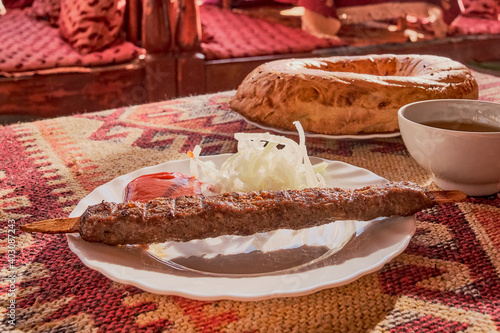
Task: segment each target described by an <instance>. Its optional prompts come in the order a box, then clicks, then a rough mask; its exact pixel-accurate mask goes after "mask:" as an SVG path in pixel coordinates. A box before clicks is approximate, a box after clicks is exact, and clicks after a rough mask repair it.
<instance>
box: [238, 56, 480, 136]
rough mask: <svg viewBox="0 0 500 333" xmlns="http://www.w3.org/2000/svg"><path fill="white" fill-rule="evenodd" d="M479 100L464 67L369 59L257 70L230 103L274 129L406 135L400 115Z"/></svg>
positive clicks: (426, 59) (419, 59) (414, 59)
mask: <svg viewBox="0 0 500 333" xmlns="http://www.w3.org/2000/svg"><path fill="white" fill-rule="evenodd" d="M444 98H465V99H477V98H478V85H477V82H476V80H475V79H474V77H473V76H472V74H471V72H470V70H469V69H468V68H467V67H466V66H464V65H462V64H461V63H459V62H456V61H453V60H451V59H448V58H445V57H439V56H430V55H389V54H386V55H366V56H345V57H344V56H336V57H327V58H306V59H286V60H277V61H272V62H268V63H266V64H263V65H261V66H259V67H257V68H256V69H255V70H254V71H252V72H251V73H250V74H249V75H248V76H247V77H246V78H245V79H244V80H243V82H242V83H241V84H240V85H239V87H238V90H237V92H236V94H235V96H234V97H233V98H232V100H231V102H230V106H231V108H232V109H233V110H235V111H236V112H238V113H240V114H241V115H243V116H244V117H245V118H247V119H249V120H251V121H254V122H256V123H260V124H262V125H266V126H272V127H275V128H279V129H285V130H295V127H294V125H293V122H294V121H296V120H298V121H300V123H301V124H302V127H303V128H304V130H305V131H308V132H313V133H321V134H329V135H347V134H364V133H387V132H394V131H397V130H398V129H399V126H398V119H397V111H398V110H399V108H400V107H402V106H403V105H406V104H409V103H412V102H416V101H421V100H428V99H444Z"/></svg>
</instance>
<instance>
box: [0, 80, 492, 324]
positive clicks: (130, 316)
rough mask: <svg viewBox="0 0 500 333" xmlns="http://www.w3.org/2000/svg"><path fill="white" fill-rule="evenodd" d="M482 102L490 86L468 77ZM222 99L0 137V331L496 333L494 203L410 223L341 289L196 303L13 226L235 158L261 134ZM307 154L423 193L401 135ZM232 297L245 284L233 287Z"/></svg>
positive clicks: (49, 124)
mask: <svg viewBox="0 0 500 333" xmlns="http://www.w3.org/2000/svg"><path fill="white" fill-rule="evenodd" d="M474 75H475V76H476V78H477V80H478V82H479V84H480V99H483V100H490V101H497V102H498V101H500V78H499V77H495V76H492V75H487V74H481V73H477V72H475V73H474ZM233 93H234V92H224V93H218V94H212V95H203V96H198V97H189V98H183V99H178V100H172V101H165V102H160V103H155V104H148V105H139V106H133V107H127V108H119V109H113V110H107V111H102V112H98V113H89V114H81V115H75V116H71V117H65V118H56V119H50V120H44V121H37V122H31V123H24V124H15V125H11V126H5V127H0V223H1V224H0V225H1V230H0V239H1V242H2V246H1V248H0V254H1V262H0V265H1V266H0V267H1V270H0V276H1V280H0V281H1V284H0V331H2V332H162V331H166V332H367V331H371V332H495V331H500V252H499V250H500V197H499V196H498V195H492V196H489V197H476V198H468V199H467V200H466V201H465V202H461V203H457V204H446V205H442V206H439V207H435V208H433V209H429V210H426V211H422V212H421V213H419V214H418V215H417V230H416V233H415V235H414V236H413V238H412V240H411V242H410V244H409V246H408V247H407V249H406V250H405V251H404V252H403V253H402V254H400V255H398V256H397V257H396V258H394V259H393V260H391V261H390V262H388V263H387V264H385V265H384V266H383V267H382V268H381V269H380V270H378V271H377V272H374V273H370V274H367V275H364V276H362V277H361V278H359V279H357V280H355V281H353V282H352V283H349V284H346V285H343V286H339V287H334V288H327V289H324V290H320V291H317V292H313V293H310V294H308V295H304V296H297V297H280V298H270V299H266V300H260V301H230V300H218V301H200V300H195V299H190V298H184V297H180V296H170V295H156V294H153V293H149V292H146V291H143V290H141V289H138V288H136V287H132V286H129V285H125V284H121V283H117V282H114V281H112V280H111V279H108V278H107V277H105V276H104V275H102V274H101V273H99V272H97V271H94V270H92V269H90V268H88V267H86V266H85V265H83V264H82V262H81V261H80V260H79V259H78V257H77V256H76V255H75V254H74V253H73V252H72V251H71V250H70V249H69V248H68V243H67V241H66V238H65V237H64V236H62V235H40V234H25V233H22V232H20V231H19V227H20V226H21V225H23V224H25V223H29V222H34V221H37V220H42V219H47V218H55V217H66V216H67V215H68V214H69V213H70V212H71V211H72V210H73V208H74V207H75V205H76V204H77V203H78V202H79V200H80V199H82V198H83V197H84V196H86V195H87V194H88V193H89V192H90V191H92V190H93V189H94V188H96V187H97V186H99V185H101V184H104V183H105V182H107V181H109V180H111V179H113V178H115V177H117V176H119V175H122V174H125V173H128V172H131V171H133V170H136V169H139V168H142V167H146V166H150V165H156V164H158V163H161V162H164V161H168V160H176V159H183V158H186V153H187V151H189V150H191V149H193V147H194V146H195V145H201V146H202V148H203V154H205V155H213V154H220V153H232V152H235V151H236V142H235V140H234V138H233V135H234V133H236V132H260V131H261V130H259V129H257V128H255V127H253V126H252V125H249V124H247V123H246V122H245V121H243V120H242V119H241V117H240V116H239V115H237V114H236V113H234V112H232V111H231V110H230V108H229V106H228V101H229V98H230V97H231V96H232V94H233ZM307 145H308V152H309V154H310V155H313V156H319V157H323V158H327V159H330V160H339V161H344V162H347V163H350V164H353V165H356V166H359V167H362V168H366V169H368V170H371V171H373V172H375V173H376V174H378V175H380V176H382V177H385V178H387V179H390V180H395V181H398V180H410V181H414V182H417V183H419V184H421V185H422V186H425V187H428V188H430V189H433V188H435V187H434V185H433V184H432V183H431V181H430V178H429V174H427V173H426V172H425V171H424V170H423V169H422V168H420V167H419V166H418V165H417V164H416V163H415V162H414V160H413V159H412V158H411V157H410V156H409V154H408V152H407V151H406V149H405V146H404V144H403V142H402V140H401V138H399V137H398V138H389V139H370V140H326V139H319V138H315V139H312V138H311V139H307ZM242 288H244V286H242Z"/></svg>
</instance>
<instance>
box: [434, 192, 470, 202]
mask: <svg viewBox="0 0 500 333" xmlns="http://www.w3.org/2000/svg"><path fill="white" fill-rule="evenodd" d="M429 194H430V195H431V196H432V197H433V198H434V202H435V203H436V205H440V204H445V203H454V202H460V201H464V200H465V199H466V198H467V194H465V193H464V192H461V191H429Z"/></svg>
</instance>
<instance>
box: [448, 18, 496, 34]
mask: <svg viewBox="0 0 500 333" xmlns="http://www.w3.org/2000/svg"><path fill="white" fill-rule="evenodd" d="M449 34H450V35H452V36H453V35H455V36H457V35H489V34H491V35H498V34H500V21H499V20H492V19H485V18H481V17H467V16H464V15H459V16H458V17H457V18H456V19H455V20H454V21H453V22H452V23H451V25H450V28H449Z"/></svg>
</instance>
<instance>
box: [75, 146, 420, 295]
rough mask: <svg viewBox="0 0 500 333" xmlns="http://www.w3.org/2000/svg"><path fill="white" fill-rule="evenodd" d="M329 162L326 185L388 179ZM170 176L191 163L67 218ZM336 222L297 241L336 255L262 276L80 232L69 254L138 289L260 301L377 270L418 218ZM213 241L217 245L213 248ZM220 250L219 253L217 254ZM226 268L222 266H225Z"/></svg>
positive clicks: (102, 193)
mask: <svg viewBox="0 0 500 333" xmlns="http://www.w3.org/2000/svg"><path fill="white" fill-rule="evenodd" d="M229 156H230V154H224V155H217V156H209V157H204V158H205V159H208V158H210V159H211V160H213V161H214V162H215V163H216V165H221V164H222V163H223V161H225V160H226V159H227V158H228V157H229ZM311 161H312V162H313V164H315V163H319V162H321V161H323V160H321V159H319V158H311ZM327 162H328V163H329V166H328V168H327V170H326V173H325V178H326V182H327V184H328V185H329V186H338V187H347V188H355V187H362V186H366V185H372V184H382V183H385V182H386V180H385V179H384V178H381V177H379V176H377V175H375V174H374V173H372V172H370V171H368V170H365V169H361V168H358V167H355V166H352V165H350V164H346V163H343V162H334V161H327ZM173 171H177V172H182V173H185V174H189V160H187V159H186V160H179V161H170V162H166V163H163V164H159V165H156V166H153V167H147V168H143V169H140V170H137V171H134V172H131V173H129V174H126V175H123V176H120V177H118V178H115V179H114V180H112V181H110V182H108V183H106V184H104V185H102V186H100V187H98V188H96V189H95V190H94V191H93V192H91V193H90V194H89V195H88V196H87V197H85V198H83V199H82V200H81V201H80V203H79V204H78V205H77V207H76V208H75V209H74V210H73V212H72V213H71V214H70V216H71V217H74V216H80V215H81V214H82V213H83V212H84V210H85V209H86V208H87V207H88V206H89V205H92V204H96V203H99V202H101V201H102V200H107V201H115V202H121V201H123V195H124V189H125V186H126V185H127V184H128V183H129V182H130V181H131V180H132V179H134V178H136V177H138V176H140V175H143V174H149V173H156V172H173ZM331 225H335V223H333V224H329V225H327V226H326V228H327V229H325V230H330V231H331V230H334V231H335V232H340V235H341V236H340V237H333V239H332V238H331V237H329V236H327V237H324V240H321V239H322V238H321V235H322V231H321V229H320V230H309V229H308V230H306V231H305V235H308V237H305V238H300V242H301V245H303V244H302V243H306V245H307V244H309V245H311V244H312V245H313V246H314V244H315V242H317V241H318V240H315V238H314V237H313V235H315V234H316V235H317V236H318V238H319V239H320V240H319V242H320V243H321V242H324V243H323V244H322V245H325V246H327V247H328V249H329V250H331V252H328V251H326V252H320V253H319V255H318V256H317V257H314V256H312V257H311V258H309V259H310V261H308V262H305V263H302V264H299V265H296V264H292V265H289V266H287V267H285V269H281V270H280V269H276V270H274V271H273V270H272V269H271V270H267V271H264V272H260V273H258V274H255V273H254V274H252V273H250V274H247V272H244V273H242V274H236V273H235V272H233V271H229V272H226V271H224V272H222V273H221V272H217V271H216V272H212V271H210V268H209V269H208V270H205V266H203V265H202V266H200V267H197V266H193V267H190V265H191V263H189V262H187V263H185V262H182V261H181V262H180V264H177V263H174V264H172V265H166V264H165V263H164V262H160V261H158V260H155V259H153V258H152V256H151V254H150V253H148V252H147V251H145V250H143V249H141V248H137V247H117V246H108V245H105V244H101V243H90V242H86V241H83V240H82V239H81V238H80V237H79V236H78V235H77V234H70V235H68V236H67V238H68V243H69V246H70V248H71V250H72V251H73V252H74V253H76V254H77V255H78V257H79V258H80V260H81V261H82V262H83V263H84V264H85V265H87V266H88V267H90V268H92V269H95V270H97V271H99V272H101V273H102V274H104V275H105V276H107V277H109V278H110V279H112V280H114V281H117V282H121V283H124V284H130V285H134V286H136V287H138V288H140V289H143V290H145V291H149V292H153V293H157V294H168V295H179V296H184V297H189V298H193V299H199V300H217V299H232V300H259V299H267V298H272V297H281V296H299V295H304V294H308V293H312V292H315V291H318V290H321V289H325V288H329V287H334V286H339V285H343V284H347V283H349V282H351V281H354V280H356V279H357V278H359V277H361V276H363V275H365V274H368V273H370V272H373V271H376V270H378V269H380V268H381V267H382V266H383V265H384V264H385V263H387V262H388V261H390V260H391V259H392V258H393V257H395V256H396V255H398V254H399V253H401V252H402V251H403V250H404V249H405V248H406V246H407V245H408V243H409V241H410V239H411V237H412V235H413V233H414V231H415V218H414V217H391V218H382V219H378V220H374V221H370V222H358V221H349V222H345V224H340V223H339V225H341V226H342V227H340V229H328V228H332V227H331ZM323 232H324V230H323ZM257 238H258V237H257ZM264 238H266V239H271V240H273V239H274V240H279V239H280V238H279V237H278V238H276V237H275V238H273V236H272V235H271V236H269V237H264ZM304 239H313V240H312V243H310V242H309V241H308V240H307V241H305V242H304ZM214 240H215V243H210V242H212V241H214ZM247 240H248V239H247ZM217 242H219V243H220V242H222V244H224V243H225V240H224V239H222V240H221V237H217V238H214V239H212V240H208V243H202V244H201V245H200V244H195V245H194V246H195V247H198V248H194V249H193V248H192V247H183V246H185V244H186V243H179V244H177V245H174V247H175V248H176V249H177V250H179V251H181V252H182V251H183V249H184V250H188V249H189V251H191V252H197V251H198V252H199V251H200V249H203V248H205V250H206V249H207V246H211V245H214V244H216V243H217ZM243 244H246V243H243ZM251 244H252V245H251V246H255V244H257V247H258V246H262V247H261V249H263V248H264V247H265V246H271V245H272V244H273V241H260V242H256V243H251ZM245 246H246V245H243V248H244V250H243V251H241V249H240V250H237V252H238V251H239V252H238V253H244V254H245V253H247V252H246V251H247V250H246V249H247V248H245ZM251 246H250V247H251ZM278 247H281V246H278ZM222 248H224V246H223V247H222ZM209 249H212V248H211V247H209ZM217 251H219V250H216V251H215V252H217ZM332 253H334V254H332ZM191 254H193V253H190V255H191ZM198 254H199V253H198ZM230 254H231V253H230ZM244 256H245V255H243V257H244ZM258 260H259V259H258ZM227 264H228V263H225V265H226V266H224V265H223V266H222V267H227Z"/></svg>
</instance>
